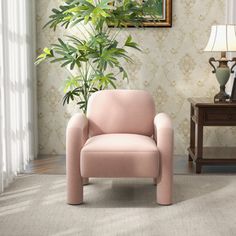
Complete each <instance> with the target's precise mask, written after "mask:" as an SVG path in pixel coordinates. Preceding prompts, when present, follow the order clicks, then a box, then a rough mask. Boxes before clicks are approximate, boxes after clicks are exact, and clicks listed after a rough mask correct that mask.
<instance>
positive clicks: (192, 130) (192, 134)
mask: <svg viewBox="0 0 236 236" xmlns="http://www.w3.org/2000/svg"><path fill="white" fill-rule="evenodd" d="M193 116H194V107H193V106H192V104H191V107H190V149H191V150H193V152H194V149H195V122H194V121H193V119H192V118H193ZM188 160H189V161H193V159H192V157H191V156H190V155H188Z"/></svg>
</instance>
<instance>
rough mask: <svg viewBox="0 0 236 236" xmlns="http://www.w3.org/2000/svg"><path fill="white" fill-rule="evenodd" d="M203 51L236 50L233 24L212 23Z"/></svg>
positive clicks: (235, 35) (235, 30) (235, 33)
mask: <svg viewBox="0 0 236 236" xmlns="http://www.w3.org/2000/svg"><path fill="white" fill-rule="evenodd" d="M204 51H208V52H234V51H236V28H235V25H213V26H212V27H211V34H210V38H209V41H208V43H207V46H206V48H205V49H204Z"/></svg>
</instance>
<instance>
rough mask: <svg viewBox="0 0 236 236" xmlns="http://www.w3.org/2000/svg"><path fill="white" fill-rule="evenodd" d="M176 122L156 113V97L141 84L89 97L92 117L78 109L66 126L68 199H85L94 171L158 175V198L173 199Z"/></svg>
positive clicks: (164, 201)
mask: <svg viewBox="0 0 236 236" xmlns="http://www.w3.org/2000/svg"><path fill="white" fill-rule="evenodd" d="M172 161H173V128H172V124H171V120H170V118H169V117H168V116H167V115H166V114H164V113H160V114H157V115H156V116H155V105H154V102H153V99H152V97H151V96H150V95H149V94H148V93H147V92H146V91H141V90H103V91H99V92H96V93H94V94H93V95H92V96H91V97H90V99H89V103H88V111H87V117H86V116H85V115H83V114H76V115H74V116H73V117H72V118H71V119H70V121H69V123H68V127H67V134H66V165H67V202H68V203H69V204H81V203H82V202H83V184H85V183H86V182H87V181H88V178H89V177H105V178H109V177H113V178H114V177H117V178H118V177H127V178H128V177H139V178H153V180H154V183H155V184H157V190H156V201H157V203H159V204H161V205H170V204H172V182H173V180H172V179H173V171H172Z"/></svg>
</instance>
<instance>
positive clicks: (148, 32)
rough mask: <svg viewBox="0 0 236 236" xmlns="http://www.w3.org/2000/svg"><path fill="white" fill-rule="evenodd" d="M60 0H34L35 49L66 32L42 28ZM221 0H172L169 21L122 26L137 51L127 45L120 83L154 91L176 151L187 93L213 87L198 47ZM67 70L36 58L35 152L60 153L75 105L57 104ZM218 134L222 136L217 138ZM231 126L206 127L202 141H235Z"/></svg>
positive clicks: (220, 13)
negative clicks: (172, 132) (126, 78)
mask: <svg viewBox="0 0 236 236" xmlns="http://www.w3.org/2000/svg"><path fill="white" fill-rule="evenodd" d="M60 2H61V1H60V0H48V1H45V0H38V1H36V3H37V51H38V52H39V51H40V50H41V49H42V48H43V47H45V46H47V45H49V44H50V43H53V42H55V41H56V40H57V38H58V37H63V35H65V34H68V31H67V32H66V31H65V30H63V29H58V30H57V31H56V32H53V31H52V30H50V29H49V28H46V29H44V30H42V27H43V25H44V24H45V23H46V22H47V20H48V16H49V15H50V12H51V9H52V8H54V7H55V6H57V5H58V4H59V3H60ZM224 15H225V1H224V0H204V1H199V0H173V27H172V28H146V29H133V28H132V29H124V30H123V33H122V34H121V35H120V37H121V38H122V36H125V35H127V34H129V33H130V34H131V35H132V37H133V38H134V39H135V40H136V41H137V42H138V43H139V44H140V46H141V48H142V52H136V51H135V52H134V51H132V50H131V51H130V53H131V57H132V58H133V60H134V63H133V64H127V65H125V66H126V68H127V71H128V73H129V83H128V84H127V83H126V82H120V83H119V87H120V88H132V89H144V90H147V91H149V92H150V93H151V94H152V96H153V97H154V100H155V103H156V108H157V111H158V112H166V113H168V114H169V115H170V116H171V118H172V120H173V125H174V129H175V153H176V154H186V149H187V147H188V142H189V112H190V105H189V103H188V101H187V98H188V97H204V96H211V97H213V96H214V95H215V94H216V92H218V84H217V82H216V79H215V76H214V75H213V74H211V68H210V66H209V64H208V59H209V57H210V56H216V57H217V56H218V57H219V55H217V54H216V55H211V54H209V53H205V52H203V48H204V47H205V45H206V43H207V40H208V37H209V34H210V27H211V25H213V24H220V23H222V24H223V23H224V17H225V16H224ZM66 77H67V73H66V72H65V71H64V70H63V69H61V68H60V67H59V66H58V65H56V64H41V65H40V66H38V68H37V80H38V91H37V93H38V122H39V124H38V126H39V153H40V154H50V155H51V154H64V153H65V130H66V125H67V122H68V120H69V118H70V117H71V115H72V114H74V113H76V112H78V107H76V106H71V105H70V106H64V107H63V106H62V102H61V100H62V96H63V91H62V85H63V80H64V79H65V78H66ZM222 135H223V137H224V138H223V139H222ZM235 140H236V130H235V129H232V128H208V129H206V130H205V134H204V142H205V143H206V144H207V145H223V146H225V145H235Z"/></svg>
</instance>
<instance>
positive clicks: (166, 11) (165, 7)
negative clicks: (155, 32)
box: [115, 0, 172, 27]
mask: <svg viewBox="0 0 236 236" xmlns="http://www.w3.org/2000/svg"><path fill="white" fill-rule="evenodd" d="M115 1H116V2H117V3H118V4H119V2H122V1H123V0H115ZM137 1H145V0H137ZM115 4H116V3H115ZM156 16H157V19H158V20H153V19H152V18H151V17H149V16H144V18H145V21H144V22H143V27H172V0H160V2H159V4H158V7H157V11H156ZM127 26H128V27H134V25H132V24H128V25H127Z"/></svg>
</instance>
